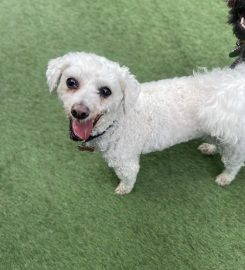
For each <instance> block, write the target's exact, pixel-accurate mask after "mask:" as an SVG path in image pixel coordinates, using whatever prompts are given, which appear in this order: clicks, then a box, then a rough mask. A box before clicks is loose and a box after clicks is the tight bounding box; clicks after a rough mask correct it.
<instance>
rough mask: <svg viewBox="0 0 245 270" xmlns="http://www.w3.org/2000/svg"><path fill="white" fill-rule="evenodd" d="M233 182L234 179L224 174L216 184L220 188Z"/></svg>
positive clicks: (217, 178) (217, 179)
mask: <svg viewBox="0 0 245 270" xmlns="http://www.w3.org/2000/svg"><path fill="white" fill-rule="evenodd" d="M231 181H232V177H230V175H228V174H227V173H225V172H223V173H221V174H220V175H218V176H217V177H216V180H215V182H216V183H217V184H218V185H220V186H226V185H229V184H230V183H231Z"/></svg>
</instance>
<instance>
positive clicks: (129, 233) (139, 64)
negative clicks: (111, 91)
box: [0, 0, 245, 270]
mask: <svg viewBox="0 0 245 270" xmlns="http://www.w3.org/2000/svg"><path fill="white" fill-rule="evenodd" d="M226 20H227V9H226V7H225V4H224V2H223V1H222V0H218V1H213V0H205V1H196V0H188V1H187V0H175V1H172V0H152V1H147V0H141V1H139V0H135V1H130V0H118V1H111V0H110V1H109V0H93V1H89V0H81V1H78V0H63V1H52V0H49V1H42V0H41V1H37V0H33V1H31V0H21V1H19V0H1V2H0V25H1V27H0V36H1V42H0V63H1V68H0V78H1V90H0V123H1V124H0V126H1V132H0V142H1V152H0V153H1V154H0V269H1V270H2V269H3V270H22V269H28V270H29V269H33V270H34V269H35V270H39V269H40V270H45V269H50V270H51V269H52V270H56V269H57V270H61V269H62V270H63V269H69V270H75V269H85V270H86V269H99V270H100V269H115V270H117V269H133V270H134V269H147V270H149V269H150V270H153V269H165V270H166V269H169V270H175V269H180V270H185V269H186V270H187V269H188V270H190V269H197V270H202V269H208V270H210V269H215V270H219V269H227V270H233V269H234V270H240V269H245V224H244V223H245V221H244V220H245V207H244V205H245V182H244V181H243V178H244V176H245V171H244V170H243V171H241V172H240V173H239V176H238V177H237V179H236V181H235V182H234V183H233V184H232V185H231V186H230V187H227V188H220V187H218V186H216V185H215V183H214V177H215V175H217V174H218V173H219V172H220V171H221V170H222V163H221V162H220V158H219V157H218V156H217V157H204V156H202V155H200V154H199V153H198V152H197V150H196V148H197V146H198V144H199V141H192V142H189V143H186V144H181V145H178V146H175V147H173V148H171V149H168V150H166V151H164V152H158V153H152V154H149V155H146V156H144V157H142V159H141V171H140V173H139V176H138V181H137V184H136V188H135V190H134V192H133V193H132V194H130V195H128V196H125V197H118V196H116V195H115V194H114V193H113V190H114V188H115V187H116V185H117V182H118V180H117V177H116V176H115V174H114V172H113V171H112V170H111V169H109V168H108V167H107V165H106V163H105V162H104V161H103V160H102V158H101V156H100V155H99V154H97V153H93V154H91V153H83V154H82V153H80V152H78V151H77V150H76V144H75V143H73V142H71V141H70V140H69V138H68V136H67V130H68V125H67V120H66V118H65V115H64V112H63V109H62V107H61V106H60V104H59V102H58V101H57V99H56V97H54V96H50V95H49V93H48V90H47V86H46V79H45V69H46V64H47V61H48V60H49V59H50V58H54V57H56V56H60V55H62V54H64V53H66V52H68V51H91V52H96V53H98V54H101V55H104V56H106V57H108V58H110V59H113V60H116V61H119V62H120V63H122V64H125V65H127V66H129V67H130V69H131V70H132V72H133V73H135V74H136V75H137V78H138V79H139V80H140V81H150V80H157V79H160V78H166V77H172V76H181V75H187V74H190V73H191V72H192V70H193V69H195V68H196V67H198V66H201V67H203V66H205V67H208V68H211V67H216V66H221V67H223V66H225V65H228V64H229V63H231V60H230V59H229V58H228V52H229V51H230V49H231V48H232V47H233V44H234V42H235V38H234V37H233V36H232V33H231V29H230V27H229V26H227V25H226Z"/></svg>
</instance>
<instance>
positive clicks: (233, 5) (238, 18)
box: [227, 0, 245, 40]
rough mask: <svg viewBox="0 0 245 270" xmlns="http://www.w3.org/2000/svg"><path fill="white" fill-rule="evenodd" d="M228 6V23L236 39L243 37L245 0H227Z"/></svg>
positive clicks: (244, 35)
mask: <svg viewBox="0 0 245 270" xmlns="http://www.w3.org/2000/svg"><path fill="white" fill-rule="evenodd" d="M227 4H228V6H229V8H230V12H229V15H230V16H229V21H228V22H229V23H230V24H232V25H233V32H234V34H235V35H236V37H237V38H238V39H241V40H244V39H245V0H227Z"/></svg>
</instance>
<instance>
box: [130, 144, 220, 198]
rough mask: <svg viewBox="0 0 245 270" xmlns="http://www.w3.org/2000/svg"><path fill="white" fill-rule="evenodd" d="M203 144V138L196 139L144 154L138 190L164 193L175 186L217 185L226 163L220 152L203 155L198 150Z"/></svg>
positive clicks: (183, 187) (179, 187) (177, 187)
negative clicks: (212, 154) (218, 176)
mask: <svg viewBox="0 0 245 270" xmlns="http://www.w3.org/2000/svg"><path fill="white" fill-rule="evenodd" d="M201 143H202V141H201V140H194V141H191V142H188V143H182V144H179V145H176V146H173V147H171V148H169V149H166V150H164V151H162V152H155V153H151V154H147V155H143V156H142V157H141V162H140V166H141V168H140V172H139V174H138V178H137V182H136V187H135V189H137V190H138V192H143V193H145V192H146V193H147V194H148V195H150V194H151V193H152V195H154V196H157V194H159V196H161V195H162V193H167V192H168V191H169V190H171V189H188V185H189V186H190V187H191V188H195V187H200V186H203V185H204V186H206V185H210V183H213V184H214V179H215V177H216V176H217V175H218V174H219V173H221V172H222V170H223V164H222V162H221V159H220V156H219V155H214V156H204V155H202V154H201V153H200V152H199V151H198V150H197V147H198V146H199V145H200V144H201ZM214 185H215V184H214Z"/></svg>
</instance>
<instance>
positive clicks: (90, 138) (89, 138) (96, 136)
mask: <svg viewBox="0 0 245 270" xmlns="http://www.w3.org/2000/svg"><path fill="white" fill-rule="evenodd" d="M113 124H114V122H113V123H112V124H111V125H110V126H109V127H107V128H106V129H105V130H104V131H103V132H101V133H99V134H96V135H94V136H92V135H90V136H89V137H88V139H87V140H86V141H84V142H85V143H86V142H90V141H92V140H94V139H96V138H98V137H100V136H102V135H104V134H105V133H106V131H107V130H108V129H110V128H111V127H113Z"/></svg>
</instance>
